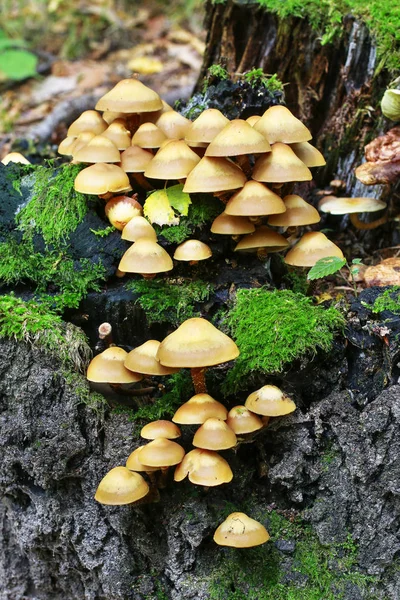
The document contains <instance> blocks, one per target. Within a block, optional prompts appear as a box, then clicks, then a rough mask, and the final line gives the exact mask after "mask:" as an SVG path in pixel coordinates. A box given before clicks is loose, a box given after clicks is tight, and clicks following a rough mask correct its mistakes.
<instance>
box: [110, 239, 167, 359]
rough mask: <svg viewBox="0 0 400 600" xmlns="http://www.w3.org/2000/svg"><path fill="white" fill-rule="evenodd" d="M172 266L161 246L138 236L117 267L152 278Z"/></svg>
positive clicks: (126, 271)
mask: <svg viewBox="0 0 400 600" xmlns="http://www.w3.org/2000/svg"><path fill="white" fill-rule="evenodd" d="M173 267H174V265H173V263H172V259H171V257H170V256H169V254H168V253H167V252H166V251H165V250H164V248H163V247H162V246H160V245H159V244H157V242H154V241H153V240H151V239H149V238H140V239H138V241H137V242H135V243H134V244H133V246H131V247H130V248H128V250H127V251H126V252H125V254H124V255H123V257H122V258H121V261H120V263H119V266H118V269H119V270H120V271H122V272H123V273H139V274H140V275H143V277H144V278H145V279H152V278H153V277H155V275H156V274H157V273H164V272H165V271H171V270H172V269H173ZM166 366H174V365H166Z"/></svg>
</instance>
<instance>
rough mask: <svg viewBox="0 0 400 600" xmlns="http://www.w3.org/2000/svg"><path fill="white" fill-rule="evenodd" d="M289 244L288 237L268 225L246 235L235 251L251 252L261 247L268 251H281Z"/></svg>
mask: <svg viewBox="0 0 400 600" xmlns="http://www.w3.org/2000/svg"><path fill="white" fill-rule="evenodd" d="M288 245H289V243H288V241H287V240H286V238H284V237H283V235H281V234H280V233H278V232H277V231H274V230H273V229H270V228H269V227H267V226H266V225H261V227H258V228H257V229H256V230H255V232H254V233H249V235H245V236H244V237H243V238H242V239H241V240H240V242H239V243H238V244H237V246H236V248H235V250H234V251H235V252H237V251H242V252H250V251H255V250H258V249H259V248H266V249H267V250H268V252H280V251H281V250H284V249H285V248H287V246H288Z"/></svg>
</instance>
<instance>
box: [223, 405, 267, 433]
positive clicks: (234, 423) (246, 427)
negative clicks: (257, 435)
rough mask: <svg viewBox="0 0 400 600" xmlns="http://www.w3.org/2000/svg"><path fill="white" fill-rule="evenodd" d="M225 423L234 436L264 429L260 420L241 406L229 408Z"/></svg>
mask: <svg viewBox="0 0 400 600" xmlns="http://www.w3.org/2000/svg"><path fill="white" fill-rule="evenodd" d="M226 422H227V424H228V425H229V427H230V428H231V429H232V431H234V432H235V433H236V435H244V434H246V433H253V432H254V431H258V430H259V429H262V428H263V427H264V424H263V422H262V421H261V419H260V418H259V417H258V416H257V415H256V414H255V413H253V412H251V411H250V410H248V409H247V408H246V407H245V406H242V405H240V406H234V407H233V408H231V410H230V411H229V413H228V418H227V420H226Z"/></svg>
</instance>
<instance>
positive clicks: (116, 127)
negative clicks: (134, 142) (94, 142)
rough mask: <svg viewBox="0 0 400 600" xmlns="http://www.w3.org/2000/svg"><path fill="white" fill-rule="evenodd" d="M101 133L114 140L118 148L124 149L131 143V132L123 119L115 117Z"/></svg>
mask: <svg viewBox="0 0 400 600" xmlns="http://www.w3.org/2000/svg"><path fill="white" fill-rule="evenodd" d="M102 135H103V136H104V137H106V138H108V139H109V140H111V141H112V142H114V144H115V145H116V147H117V148H118V150H126V149H127V148H129V146H130V145H131V133H130V131H129V130H128V129H127V128H126V127H125V120H123V119H115V121H113V122H112V123H111V124H110V125H109V126H108V127H107V129H106V130H105V131H103V134H102Z"/></svg>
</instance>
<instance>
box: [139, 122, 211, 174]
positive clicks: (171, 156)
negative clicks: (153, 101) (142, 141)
mask: <svg viewBox="0 0 400 600" xmlns="http://www.w3.org/2000/svg"><path fill="white" fill-rule="evenodd" d="M164 114H166V115H169V114H170V113H168V112H167V113H164ZM199 161H200V157H199V156H197V154H196V153H195V152H193V150H191V149H190V148H189V146H188V145H187V144H186V143H185V142H184V141H183V140H170V141H169V143H168V144H166V145H165V146H163V147H162V148H160V149H159V151H158V152H157V154H156V155H155V156H154V158H153V160H152V161H151V162H149V164H148V165H147V167H146V170H145V172H144V174H145V177H150V178H151V179H164V180H169V179H184V178H185V177H187V176H188V174H189V173H190V171H192V170H193V169H194V167H195V166H196V165H197V163H198V162H199Z"/></svg>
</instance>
